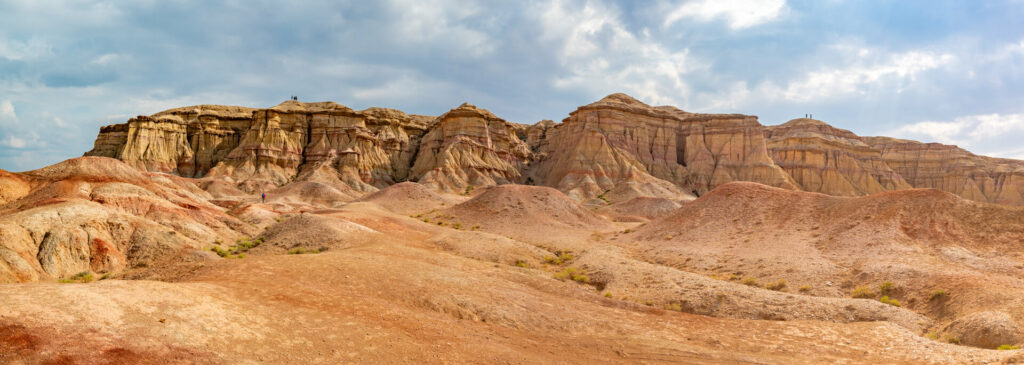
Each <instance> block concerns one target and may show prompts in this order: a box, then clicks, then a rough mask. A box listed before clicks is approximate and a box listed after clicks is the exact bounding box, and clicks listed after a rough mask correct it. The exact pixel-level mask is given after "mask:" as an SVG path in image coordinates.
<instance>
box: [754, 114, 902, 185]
mask: <svg viewBox="0 0 1024 365" xmlns="http://www.w3.org/2000/svg"><path fill="white" fill-rule="evenodd" d="M765 137H766V138H767V143H768V152H769V153H770V154H771V158H772V160H773V161H775V164H777V165H779V167H781V168H782V169H783V170H785V171H786V173H788V174H789V176H791V177H793V181H795V182H796V183H797V185H799V187H800V188H801V189H802V190H805V191H813V192H819V193H825V194H829V195H841V196H859V195H868V194H874V193H880V192H883V191H889V190H898V189H909V188H911V186H910V184H908V183H907V182H906V181H904V180H903V177H901V176H900V174H899V173H897V172H896V171H893V170H892V169H891V168H889V166H888V165H887V164H886V162H885V161H884V160H883V159H882V154H881V152H879V151H878V150H876V149H874V148H873V147H871V146H869V145H868V144H867V143H864V141H862V140H861V139H860V137H858V136H857V135H856V134H853V133H852V132H850V131H848V130H845V129H838V128H835V127H832V126H830V125H828V124H825V123H824V122H822V121H819V120H814V119H806V118H801V119H793V120H791V121H789V122H786V123H785V124H782V125H778V126H771V127H766V128H765Z"/></svg>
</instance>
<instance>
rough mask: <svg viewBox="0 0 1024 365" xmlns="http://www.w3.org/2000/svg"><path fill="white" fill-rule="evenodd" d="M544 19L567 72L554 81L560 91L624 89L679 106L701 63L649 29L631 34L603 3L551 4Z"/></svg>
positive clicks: (556, 2) (609, 90)
mask: <svg viewBox="0 0 1024 365" xmlns="http://www.w3.org/2000/svg"><path fill="white" fill-rule="evenodd" d="M574 5H576V6H574ZM540 23H541V27H542V29H543V30H544V34H545V35H544V38H545V39H547V40H549V41H553V42H554V43H555V44H556V46H557V49H558V50H559V51H558V60H559V63H560V64H561V66H562V68H563V71H564V72H562V73H560V74H559V75H557V76H556V77H555V79H554V80H553V82H552V83H553V86H554V87H556V88H558V89H574V90H586V91H587V92H590V93H597V94H611V93H613V92H619V91H623V92H626V93H629V94H631V95H633V96H635V97H637V98H640V99H641V100H644V101H646V102H648V103H654V104H677V105H678V104H679V103H680V102H681V101H682V99H680V97H681V96H683V95H686V94H687V93H688V92H689V90H690V87H689V85H688V84H687V82H686V81H685V75H686V74H688V73H690V72H691V71H693V70H694V69H696V68H699V67H700V65H699V63H698V62H696V61H695V60H694V59H693V58H692V57H691V56H690V55H689V50H688V49H687V48H682V49H672V48H668V47H666V46H664V45H662V44H660V43H659V42H657V41H656V40H654V39H653V38H652V37H651V35H650V33H649V32H641V33H640V34H634V33H633V32H630V31H629V29H628V28H627V26H626V25H625V24H624V23H623V22H622V21H621V20H620V19H619V17H618V15H617V13H616V11H615V9H613V8H610V7H607V6H604V5H602V4H600V3H596V2H586V3H584V4H583V5H582V6H578V4H569V3H568V2H565V1H555V2H551V3H550V4H549V6H548V7H547V8H544V9H543V11H542V12H540ZM600 96H603V95H600Z"/></svg>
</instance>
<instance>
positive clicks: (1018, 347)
mask: <svg viewBox="0 0 1024 365" xmlns="http://www.w3.org/2000/svg"><path fill="white" fill-rule="evenodd" d="M996 350H1020V346H1014V345H999V347H997V348H996Z"/></svg>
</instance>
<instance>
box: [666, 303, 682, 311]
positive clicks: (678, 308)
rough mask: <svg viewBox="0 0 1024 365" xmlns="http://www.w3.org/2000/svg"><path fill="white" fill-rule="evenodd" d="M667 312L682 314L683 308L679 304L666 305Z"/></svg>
mask: <svg viewBox="0 0 1024 365" xmlns="http://www.w3.org/2000/svg"><path fill="white" fill-rule="evenodd" d="M665 310H670V311H676V312H682V311H683V306H682V305H680V304H679V303H665Z"/></svg>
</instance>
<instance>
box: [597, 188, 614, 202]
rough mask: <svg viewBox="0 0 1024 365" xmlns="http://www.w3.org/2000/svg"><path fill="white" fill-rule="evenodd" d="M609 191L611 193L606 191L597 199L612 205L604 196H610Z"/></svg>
mask: <svg viewBox="0 0 1024 365" xmlns="http://www.w3.org/2000/svg"><path fill="white" fill-rule="evenodd" d="M609 191H611V190H605V191H604V192H603V193H601V194H598V195H597V198H598V199H601V200H602V201H604V204H605V205H608V204H611V202H610V201H608V198H605V197H604V195H605V194H608V192H609Z"/></svg>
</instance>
